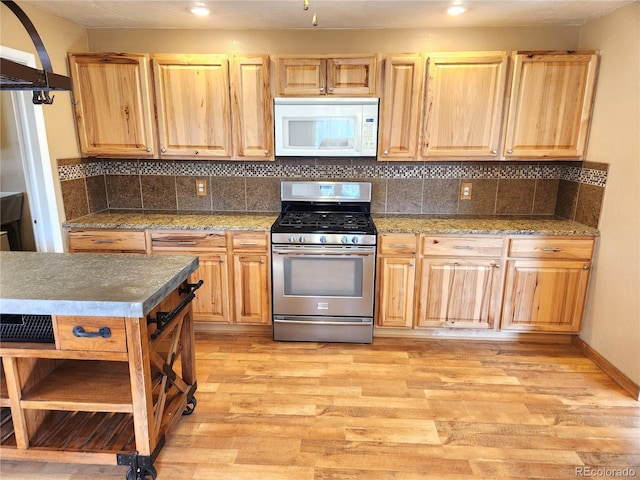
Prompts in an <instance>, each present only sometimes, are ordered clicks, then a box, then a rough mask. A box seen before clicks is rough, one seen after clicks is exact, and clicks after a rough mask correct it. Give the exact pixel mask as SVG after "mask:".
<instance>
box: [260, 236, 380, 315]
mask: <svg viewBox="0 0 640 480" xmlns="http://www.w3.org/2000/svg"><path fill="white" fill-rule="evenodd" d="M272 253H273V255H272V259H271V261H272V271H273V278H272V282H273V313H274V315H308V316H309V315H311V316H313V315H318V316H357V317H373V296H374V293H373V289H374V276H375V246H342V245H326V246H313V245H273V246H272Z"/></svg>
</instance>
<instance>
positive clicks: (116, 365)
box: [20, 360, 133, 413]
mask: <svg viewBox="0 0 640 480" xmlns="http://www.w3.org/2000/svg"><path fill="white" fill-rule="evenodd" d="M20 405H21V407H22V408H32V409H40V410H67V411H74V410H83V411H99V412H122V413H130V412H132V411H133V404H132V399H131V385H130V382H129V366H128V364H126V363H124V362H101V361H95V360H82V361H79V360H66V361H64V362H62V363H60V365H59V366H58V367H57V368H56V369H55V370H53V371H52V372H51V373H50V374H49V375H47V377H46V378H44V379H43V380H42V381H41V382H39V383H38V384H37V385H35V386H34V387H33V388H31V389H30V390H29V391H27V392H25V393H24V394H23V396H22V400H21V402H20Z"/></svg>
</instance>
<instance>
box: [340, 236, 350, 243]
mask: <svg viewBox="0 0 640 480" xmlns="http://www.w3.org/2000/svg"><path fill="white" fill-rule="evenodd" d="M340 241H341V242H342V243H349V238H348V237H347V236H346V235H344V236H343V237H342V238H341V239H340Z"/></svg>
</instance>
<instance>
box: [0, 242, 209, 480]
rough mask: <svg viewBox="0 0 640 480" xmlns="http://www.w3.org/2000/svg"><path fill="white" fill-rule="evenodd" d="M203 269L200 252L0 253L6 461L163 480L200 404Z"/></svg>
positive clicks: (1, 429)
mask: <svg viewBox="0 0 640 480" xmlns="http://www.w3.org/2000/svg"><path fill="white" fill-rule="evenodd" d="M197 268H198V258H197V257H193V256H146V255H132V254H109V255H105V254H85V255H75V254H66V253H35V252H1V253H0V313H1V314H2V322H1V326H2V336H1V337H0V356H1V359H2V373H3V375H2V378H0V408H1V410H2V416H1V422H0V448H1V449H2V452H1V456H2V458H5V459H28V460H41V461H54V462H69V463H83V464H91V463H97V464H112V465H126V466H128V467H129V469H128V470H127V474H126V478H127V480H144V479H146V478H153V479H155V478H156V470H155V468H154V467H153V462H154V460H155V458H156V457H157V455H158V453H159V452H160V450H161V449H162V446H163V445H164V442H165V437H166V435H167V434H168V432H169V431H170V429H171V426H172V424H173V423H174V422H175V421H177V420H178V419H179V418H180V417H181V415H180V414H189V413H191V412H193V409H194V408H195V404H196V399H195V396H194V393H195V390H196V387H197V382H196V373H195V352H194V338H193V321H192V313H191V311H192V309H191V300H192V299H193V298H194V296H195V291H196V290H197V288H198V287H199V285H200V284H195V285H194V284H189V283H187V278H188V276H189V275H190V274H191V273H193V272H194V271H195V270H196V269H197ZM34 321H37V322H40V323H35V322H34ZM41 324H42V325H44V326H41ZM34 329H35V330H37V331H36V332H35V333H34Z"/></svg>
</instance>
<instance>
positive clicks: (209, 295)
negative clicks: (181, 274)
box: [68, 229, 271, 325]
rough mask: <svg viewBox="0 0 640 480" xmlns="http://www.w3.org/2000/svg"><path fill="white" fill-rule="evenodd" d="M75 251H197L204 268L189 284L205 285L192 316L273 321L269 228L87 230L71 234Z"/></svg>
mask: <svg viewBox="0 0 640 480" xmlns="http://www.w3.org/2000/svg"><path fill="white" fill-rule="evenodd" d="M68 240H69V251H70V252H94V253H108V252H137V253H150V254H152V255H194V256H197V257H198V258H199V263H200V267H199V268H198V269H197V270H196V271H195V272H194V273H193V274H191V276H190V277H189V283H197V282H198V281H200V280H203V281H204V283H203V285H202V287H200V288H199V289H198V290H197V291H196V297H195V299H194V300H193V302H192V309H193V318H194V320H196V321H198V322H206V323H217V324H232V323H238V324H253V325H268V324H270V323H271V267H270V257H269V234H268V232H266V231H244V230H243V231H229V232H224V231H216V232H207V231H195V230H147V231H146V233H145V231H128V230H124V229H121V230H119V229H116V230H106V229H87V230H70V231H69V232H68Z"/></svg>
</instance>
